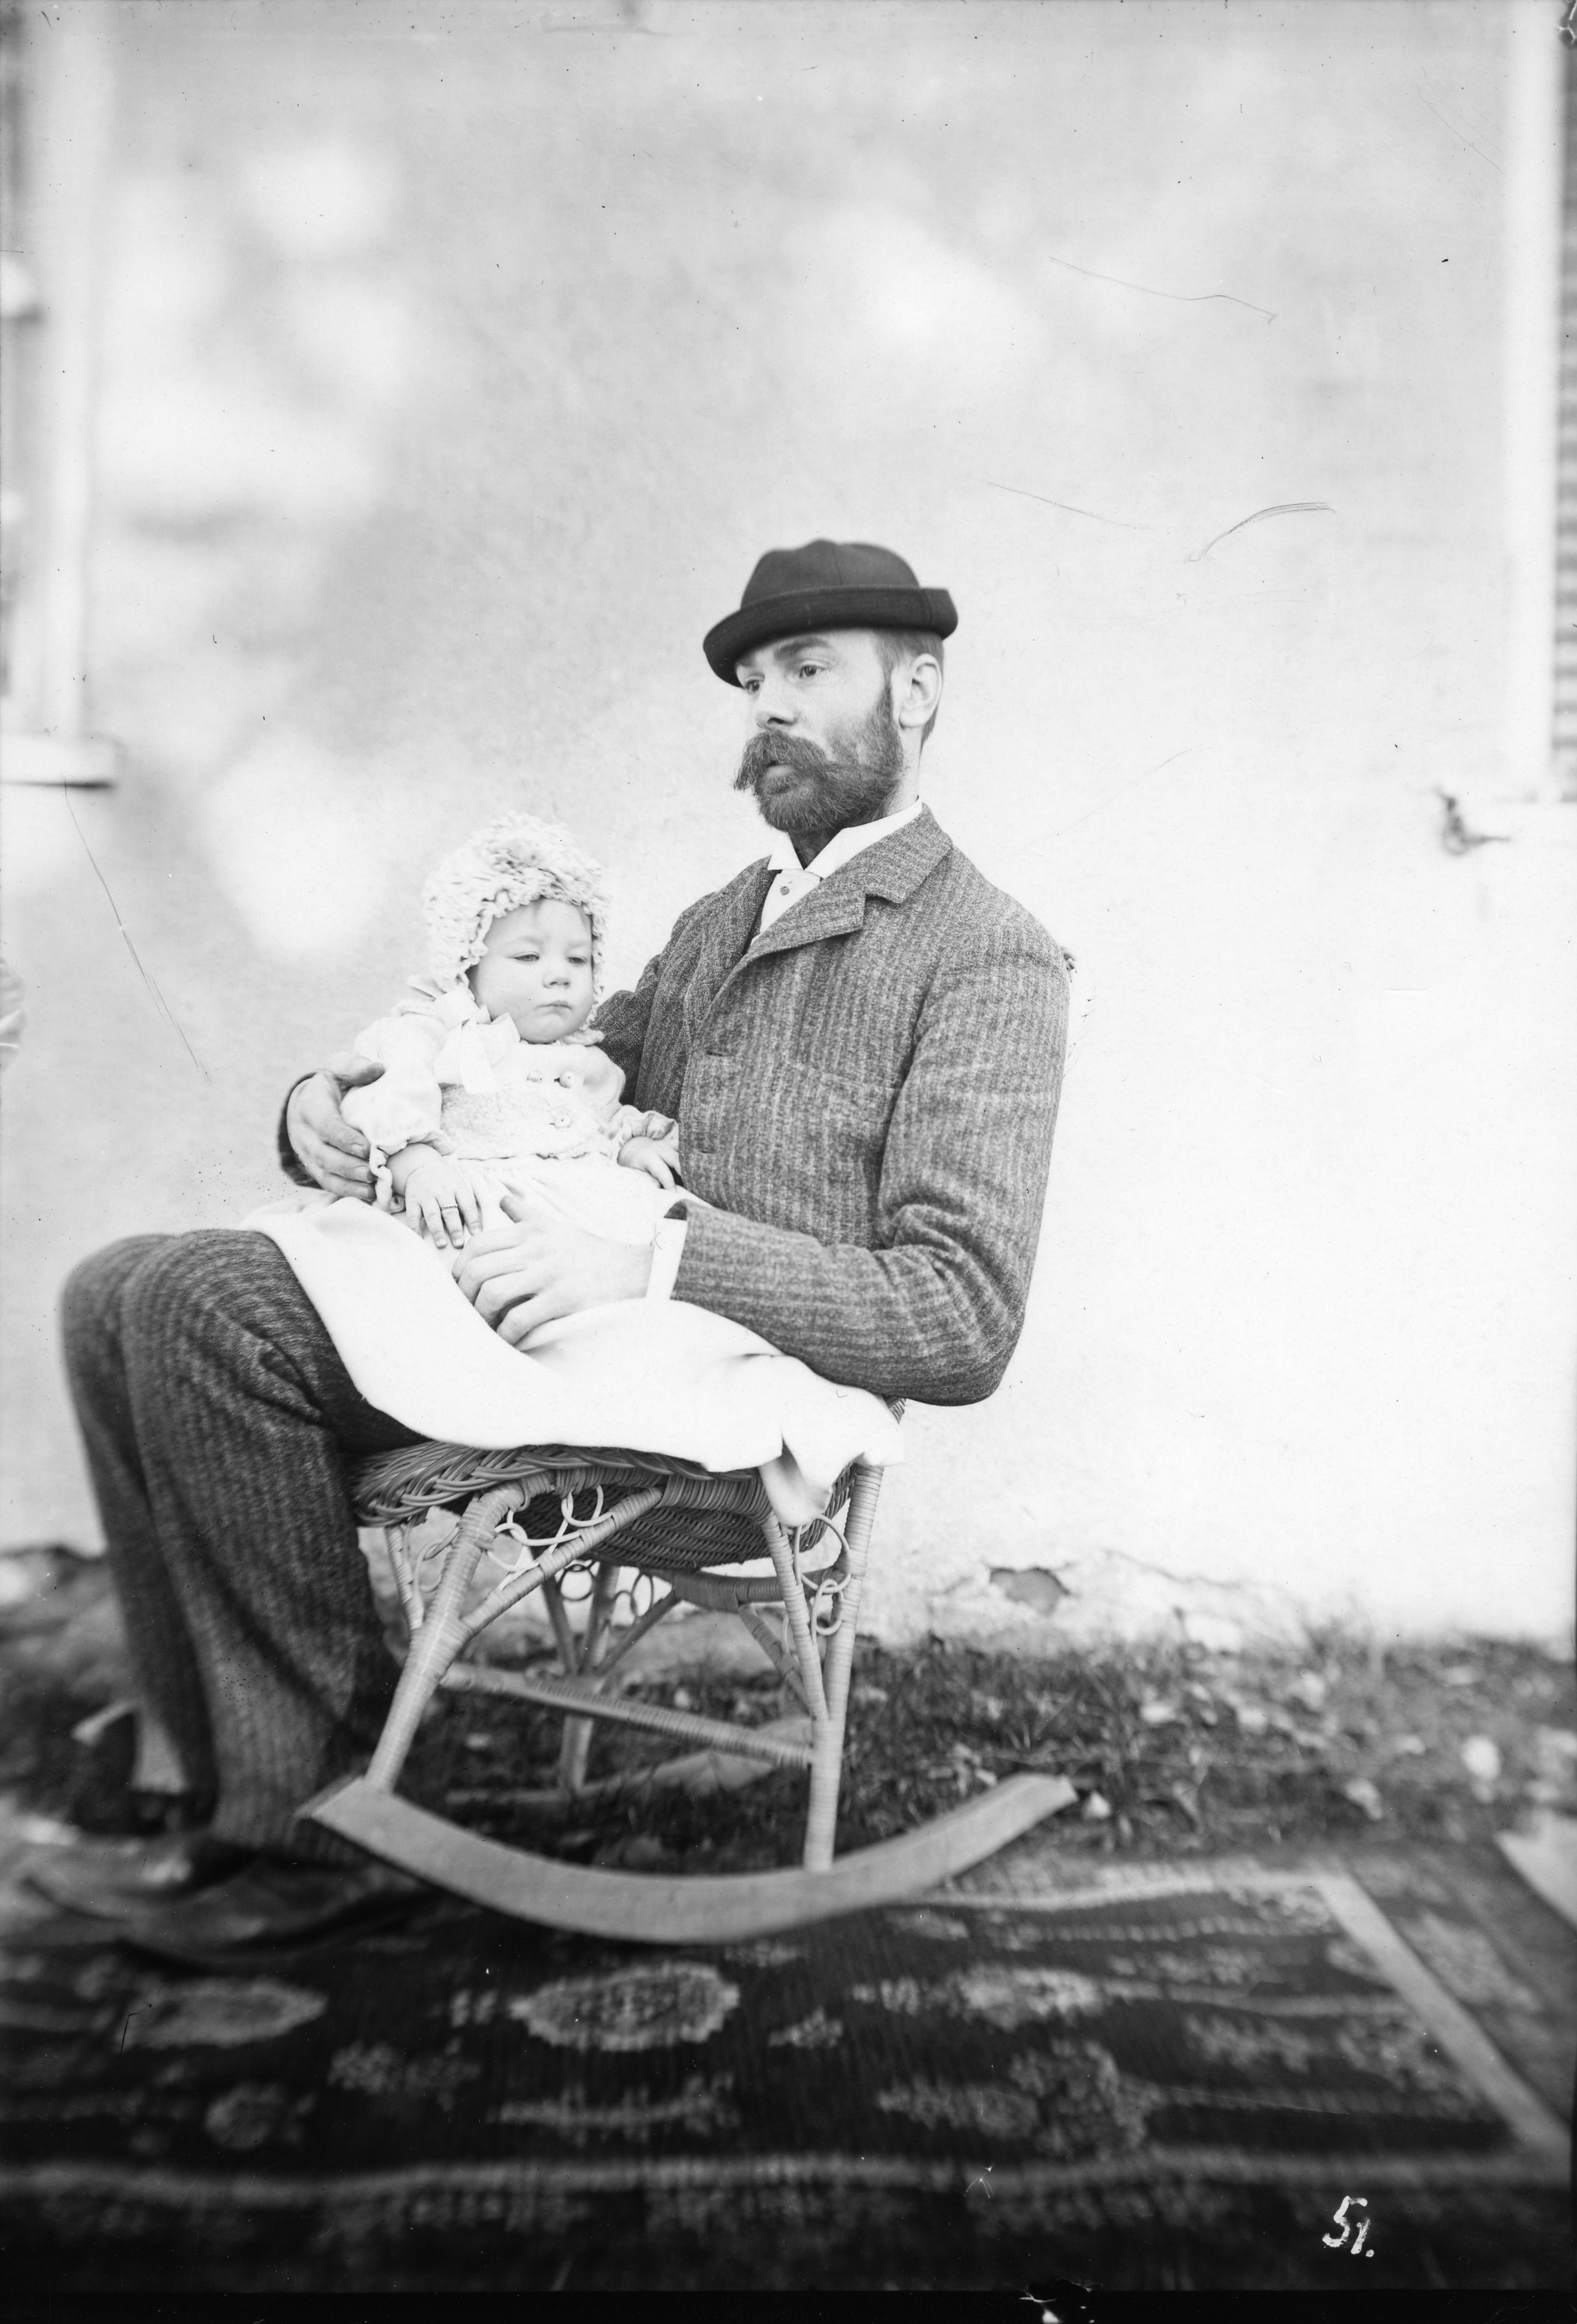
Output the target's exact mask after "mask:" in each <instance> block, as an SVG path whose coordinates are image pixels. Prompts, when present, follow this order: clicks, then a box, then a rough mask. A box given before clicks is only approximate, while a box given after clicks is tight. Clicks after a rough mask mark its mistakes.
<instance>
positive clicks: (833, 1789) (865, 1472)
mask: <svg viewBox="0 0 1577 2324" xmlns="http://www.w3.org/2000/svg"><path fill="white" fill-rule="evenodd" d="M880 1492H881V1470H880V1469H870V1468H867V1467H866V1466H865V1465H864V1464H863V1462H862V1463H861V1465H860V1467H859V1468H857V1469H856V1470H855V1471H854V1482H853V1489H852V1491H851V1492H850V1495H849V1521H848V1524H847V1525H846V1526H845V1527H844V1541H845V1542H846V1543H847V1545H848V1551H849V1574H848V1580H847V1581H846V1582H844V1593H843V1599H842V1602H841V1605H840V1608H839V1612H840V1616H841V1619H840V1620H839V1623H838V1627H837V1628H836V1629H835V1631H834V1632H833V1634H832V1637H830V1638H829V1640H828V1641H827V1650H826V1660H825V1663H824V1664H823V1665H822V1684H823V1687H824V1688H825V1694H826V1719H825V1723H824V1722H822V1721H820V1720H818V1721H817V1722H816V1729H815V1733H814V1736H813V1748H814V1749H815V1752H816V1757H815V1758H814V1759H813V1761H812V1762H811V1768H810V1806H809V1810H808V1812H807V1816H806V1820H805V1858H804V1861H805V1868H806V1870H807V1872H825V1871H826V1870H827V1869H828V1868H829V1867H830V1866H831V1864H832V1860H833V1837H834V1834H835V1831H836V1830H837V1821H838V1793H839V1790H840V1788H841V1786H842V1783H843V1774H844V1726H845V1724H846V1722H847V1719H848V1711H849V1682H850V1680H851V1678H852V1677H853V1668H854V1626H855V1624H856V1622H857V1620H858V1618H859V1613H860V1592H861V1590H862V1586H863V1583H864V1580H865V1568H866V1565H867V1564H868V1563H869V1562H870V1557H871V1528H872V1526H874V1524H875V1522H876V1497H877V1495H878V1494H879V1493H880Z"/></svg>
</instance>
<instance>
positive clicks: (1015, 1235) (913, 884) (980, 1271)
mask: <svg viewBox="0 0 1577 2324" xmlns="http://www.w3.org/2000/svg"><path fill="white" fill-rule="evenodd" d="M770 880H771V873H770V869H769V867H768V865H767V864H766V862H764V861H763V862H760V863H754V864H752V865H751V866H750V867H749V869H748V870H746V871H742V872H741V873H740V875H739V877H738V878H737V879H735V880H733V881H730V882H729V884H728V886H727V887H725V888H721V889H719V890H717V891H716V893H715V895H710V896H704V897H703V898H702V899H701V900H700V902H699V903H697V904H694V905H692V906H691V907H690V908H689V910H688V911H687V912H686V913H684V914H683V915H682V917H681V918H680V919H679V920H678V923H677V925H676V927H675V928H674V931H673V934H672V936H670V937H669V942H668V944H667V945H666V946H665V947H664V949H663V950H662V952H660V953H659V954H658V956H657V958H656V959H655V960H653V961H651V962H650V963H649V964H648V965H647V967H646V969H645V971H644V973H642V975H641V981H640V982H639V984H638V985H637V986H636V987H635V989H634V991H629V992H619V993H615V994H613V996H612V998H610V999H609V1000H607V1001H604V1004H603V1006H602V1008H601V1009H600V1010H599V1011H598V1014H597V1017H596V1020H595V1021H596V1024H597V1027H598V1029H599V1030H600V1031H601V1032H602V1034H603V1037H604V1041H605V1043H606V1046H607V1051H608V1055H609V1056H611V1057H612V1058H613V1062H614V1063H615V1064H616V1065H621V1066H622V1068H623V1070H624V1074H625V1077H626V1081H625V1095H626V1097H627V1098H631V1099H632V1100H633V1102H634V1103H635V1104H636V1105H638V1106H641V1107H643V1108H648V1109H654V1110H656V1111H659V1112H662V1113H669V1114H674V1115H677V1116H678V1121H679V1155H680V1164H681V1169H682V1174H683V1178H684V1183H685V1185H686V1188H687V1190H688V1191H689V1192H691V1193H693V1194H698V1195H700V1196H701V1197H702V1198H703V1204H704V1205H705V1206H703V1204H691V1205H690V1206H689V1209H688V1220H689V1223H688V1227H687V1232H686V1236H685V1246H684V1255H683V1258H682V1259H681V1261H680V1265H679V1271H678V1278H677V1280H676V1282H675V1284H674V1296H675V1297H676V1298H679V1299H688V1300H693V1301H694V1302H695V1303H696V1305H699V1306H702V1307H709V1308H712V1309H713V1310H715V1312H716V1313H718V1314H724V1315H729V1316H732V1317H733V1319H734V1321H735V1322H737V1323H743V1324H746V1325H747V1326H749V1327H750V1329H752V1331H756V1332H759V1333H761V1336H762V1337H763V1338H764V1339H768V1340H770V1341H771V1342H772V1343H773V1345H774V1346H775V1347H778V1348H780V1349H782V1350H783V1351H784V1352H785V1353H786V1354H788V1355H795V1356H799V1357H801V1358H803V1360H805V1362H807V1364H809V1365H810V1366H811V1367H812V1369H814V1370H816V1371H818V1372H820V1373H822V1374H823V1375H824V1377H825V1378H827V1379H833V1380H841V1381H846V1382H849V1383H851V1384H853V1385H856V1386H858V1387H861V1388H871V1389H873V1390H875V1391H876V1392H877V1393H878V1394H879V1395H884V1396H890V1397H918V1398H920V1399H922V1400H923V1401H925V1402H927V1403H930V1404H971V1403H973V1402H975V1401H977V1400H978V1399H979V1398H981V1397H986V1396H989V1395H990V1394H991V1391H992V1389H993V1388H995V1387H996V1385H997V1383H998V1381H999V1380H1000V1379H1001V1376H1002V1373H1003V1370H1004V1369H1006V1366H1007V1362H1008V1359H1009V1357H1010V1355H1011V1354H1012V1351H1013V1348H1014V1345H1015V1343H1016V1342H1017V1340H1018V1337H1019V1330H1020V1328H1021V1326H1022V1323H1023V1320H1024V1304H1025V1300H1026V1297H1027V1296H1028V1288H1029V1274H1030V1269H1031V1267H1032V1266H1033V1264H1034V1259H1035V1248H1036V1243H1037V1240H1038V1237H1039V1232H1040V1220H1041V1213H1042V1209H1043V1206H1044V1203H1045V1196H1046V1181H1047V1170H1048V1168H1049V1166H1050V1159H1051V1138H1052V1130H1053V1128H1054V1126H1055V1123H1056V1107H1057V1096H1058V1091H1059V1088H1060V1084H1061V1078H1062V1062H1063V1051H1064V1046H1065V1037H1066V1026H1067V969H1066V964H1065V960H1064V957H1063V954H1062V953H1061V952H1060V951H1059V949H1058V947H1057V946H1056V944H1054V943H1053V941H1052V939H1051V938H1050V937H1049V936H1047V933H1046V931H1045V930H1044V929H1043V928H1042V927H1040V925H1039V924H1038V922H1037V921H1036V920H1034V919H1032V918H1030V916H1029V914H1028V912H1027V911H1025V910H1024V909H1023V908H1022V907H1021V906H1020V905H1019V904H1016V903H1014V902H1013V900H1012V899H1011V898H1010V897H1008V896H1004V895H1003V894H1002V893H1001V891H1000V890H997V889H995V888H993V887H991V884H990V883H989V882H988V881H986V880H984V879H983V878H982V876H981V874H980V873H979V872H978V871H976V870H975V868H974V866H973V864H972V863H971V862H969V861H968V859H967V858H966V857H965V856H964V855H963V854H962V853H960V852H959V850H958V849H957V848H956V847H954V844H953V843H952V841H951V840H950V839H949V838H948V837H947V835H946V834H945V832H943V831H942V830H941V829H940V828H939V827H938V825H937V824H936V820H935V818H934V817H933V816H932V815H931V814H930V812H929V810H928V809H927V810H922V812H921V814H920V815H919V816H918V818H917V819H916V820H915V821H914V822H913V823H911V824H908V825H906V826H905V827H904V828H903V829H902V830H901V831H897V832H894V833H893V834H892V835H890V837H889V838H886V839H883V840H879V841H878V842H876V844H874V845H872V846H871V847H868V848H866V849H864V850H862V853H859V854H857V855H855V856H853V858H852V859H851V860H850V861H849V862H847V863H845V864H843V865H841V866H840V867H839V868H838V869H837V870H836V871H834V872H833V873H831V875H830V876H829V877H828V878H827V879H826V880H825V881H823V883H822V884H821V886H820V887H819V888H817V889H816V890H813V891H812V892H811V894H810V895H808V896H807V897H806V898H804V899H802V900H801V901H800V902H798V903H797V904H796V905H795V906H794V907H793V908H792V909H791V910H789V911H788V912H786V913H785V914H784V915H783V917H782V918H781V919H779V920H778V921H777V922H775V924H774V925H773V926H772V927H770V928H769V929H768V930H767V931H766V933H765V934H764V935H762V936H759V937H755V938H754V939H753V940H752V931H753V930H754V928H755V926H756V923H757V921H758V919H759V918H760V916H761V905H762V902H763V900H764V899H765V896H766V893H767V890H768V887H769V885H770Z"/></svg>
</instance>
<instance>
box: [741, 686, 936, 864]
mask: <svg viewBox="0 0 1577 2324" xmlns="http://www.w3.org/2000/svg"><path fill="white" fill-rule="evenodd" d="M769 767H787V768H788V769H790V770H791V771H792V772H794V773H795V774H797V775H799V776H801V777H802V778H804V779H803V780H802V781H801V782H799V783H798V784H797V785H796V786H795V788H793V789H792V790H785V791H783V792H782V793H781V794H780V795H779V794H775V793H774V792H773V791H771V790H770V789H764V788H763V783H764V780H765V777H766V773H767V770H768V769H769ZM903 773H904V756H903V737H902V735H901V734H900V733H899V724H898V721H897V719H896V718H895V717H894V716H893V715H892V704H891V703H890V701H889V699H888V696H887V693H886V690H885V688H884V689H883V691H882V692H881V694H879V695H878V696H877V698H876V701H875V703H874V705H872V707H871V712H870V714H869V715H868V716H867V717H866V718H865V720H864V721H863V723H862V724H861V725H860V726H859V727H858V728H857V729H856V730H855V731H854V733H853V734H850V735H848V736H847V737H845V738H844V756H843V757H841V758H836V759H833V758H829V757H828V756H827V754H826V752H825V751H824V750H822V749H821V748H820V747H819V745H818V744H816V743H815V742H807V741H806V740H805V739H804V737H803V736H802V735H798V734H786V733H771V732H768V733H761V734H752V736H751V739H750V741H749V742H747V743H746V744H745V746H744V750H743V752H742V754H741V757H740V761H739V772H738V773H737V774H736V775H735V776H734V779H733V788H734V789H735V790H736V791H750V792H752V794H753V795H754V798H755V802H756V805H757V807H759V808H760V809H761V819H762V821H763V822H765V823H767V824H770V826H771V828H772V829H773V830H774V831H786V832H788V833H790V834H812V833H817V832H825V833H826V834H828V835H829V836H830V835H831V834H832V833H833V832H835V831H842V830H843V828H844V825H845V824H850V823H875V822H876V821H878V819H879V818H880V817H881V816H884V815H885V814H886V813H887V811H888V809H889V807H890V806H891V804H892V800H893V797H894V795H895V793H896V792H897V790H898V788H899V783H900V782H901V781H902V779H903Z"/></svg>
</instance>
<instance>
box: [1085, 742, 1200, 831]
mask: <svg viewBox="0 0 1577 2324" xmlns="http://www.w3.org/2000/svg"><path fill="white" fill-rule="evenodd" d="M1198 748H1199V745H1198V743H1197V742H1189V743H1186V744H1185V746H1184V748H1183V749H1182V750H1181V751H1174V752H1173V753H1172V755H1171V757H1170V758H1169V759H1161V760H1158V761H1157V763H1156V764H1155V765H1154V766H1153V767H1141V768H1140V770H1139V773H1138V774H1137V775H1125V776H1124V777H1123V779H1122V780H1121V782H1120V783H1113V784H1112V786H1111V789H1110V790H1109V791H1108V792H1107V794H1106V796H1105V798H1102V799H1097V800H1096V802H1095V804H1094V806H1093V807H1086V808H1085V810H1084V814H1083V815H1076V816H1074V819H1073V821H1072V823H1065V824H1062V825H1059V826H1058V828H1057V829H1056V831H1054V832H1053V833H1052V837H1053V838H1054V839H1062V838H1064V837H1065V835H1066V834H1067V833H1068V832H1070V831H1077V829H1078V827H1079V825H1081V824H1082V823H1088V822H1089V821H1090V819H1091V817H1092V816H1097V815H1100V814H1102V812H1103V810H1104V809H1105V808H1107V807H1110V806H1111V802H1112V800H1113V799H1114V798H1120V795H1121V794H1122V792H1124V791H1130V790H1131V789H1132V788H1133V787H1134V785H1135V784H1136V783H1146V782H1148V780H1149V779H1150V777H1151V776H1152V775H1158V774H1159V773H1160V771H1161V769H1162V768H1163V767H1170V766H1173V765H1175V764H1176V761H1177V760H1179V759H1186V758H1187V757H1188V756H1189V754H1190V752H1194V751H1196V750H1197V749H1198Z"/></svg>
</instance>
